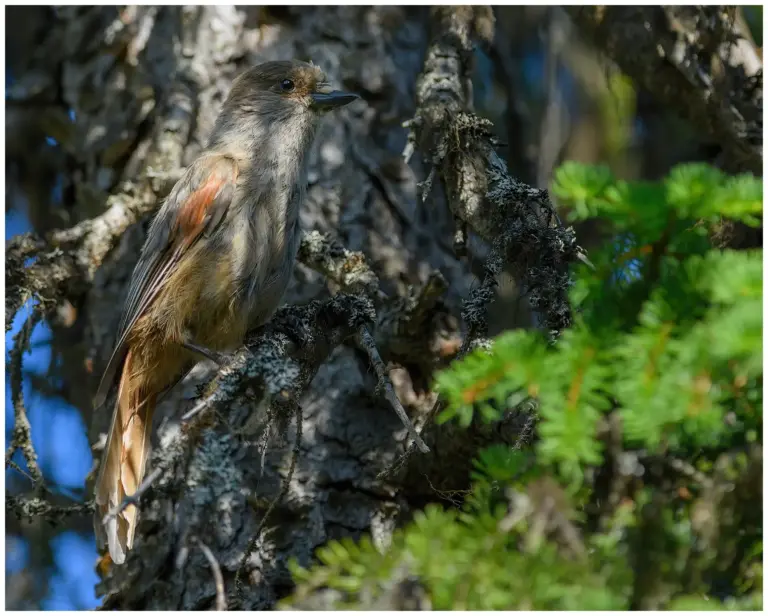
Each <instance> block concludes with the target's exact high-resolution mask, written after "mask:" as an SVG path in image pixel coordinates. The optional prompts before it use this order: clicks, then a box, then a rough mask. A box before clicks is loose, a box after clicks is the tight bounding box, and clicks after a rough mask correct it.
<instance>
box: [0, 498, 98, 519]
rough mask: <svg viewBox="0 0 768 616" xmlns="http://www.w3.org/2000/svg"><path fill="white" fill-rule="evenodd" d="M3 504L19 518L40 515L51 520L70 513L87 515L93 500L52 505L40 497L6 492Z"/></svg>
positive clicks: (91, 510) (92, 505) (92, 508)
mask: <svg viewBox="0 0 768 616" xmlns="http://www.w3.org/2000/svg"><path fill="white" fill-rule="evenodd" d="M5 506H6V509H9V510H10V511H12V512H13V513H14V514H15V515H16V517H17V518H19V519H30V518H34V517H42V518H46V519H47V520H49V521H51V522H55V521H57V520H58V519H61V518H65V517H68V516H72V515H87V514H89V513H92V512H93V510H94V502H93V501H86V502H85V503H77V504H75V505H66V506H60V505H53V504H51V503H50V502H49V501H47V500H45V499H43V498H40V497H32V498H21V497H17V496H12V495H10V494H7V495H6V497H5Z"/></svg>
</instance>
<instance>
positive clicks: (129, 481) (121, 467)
mask: <svg viewBox="0 0 768 616" xmlns="http://www.w3.org/2000/svg"><path fill="white" fill-rule="evenodd" d="M135 363H136V361H135V360H133V359H132V354H131V352H130V351H129V352H128V354H127V355H126V358H125V362H124V363H123V372H122V374H121V376H120V384H119V387H118V392H117V402H116V403H115V410H114V412H113V414H112V425H111V426H110V428H109V435H108V436H107V446H106V448H105V449H104V456H103V458H102V461H101V471H100V474H99V479H98V481H97V482H96V490H95V492H96V516H98V519H97V520H96V524H95V527H96V535H97V538H98V542H99V546H100V547H103V546H104V544H105V543H106V544H107V545H108V546H109V555H110V558H111V559H112V561H113V562H114V563H116V564H121V563H123V562H125V556H126V553H127V551H128V550H130V549H131V547H132V546H133V536H134V534H135V533H136V525H137V524H138V513H139V512H138V509H137V508H136V507H135V506H134V505H128V507H126V508H125V510H124V511H123V512H122V513H120V514H119V515H117V516H115V517H112V518H110V519H109V520H108V521H107V522H106V523H105V522H104V517H105V516H106V515H107V514H108V513H109V511H110V510H112V509H114V508H115V507H117V506H118V505H119V504H120V503H121V502H122V501H123V498H124V497H125V496H130V495H132V494H134V493H135V492H136V490H137V488H138V487H139V485H141V482H142V480H143V478H144V470H145V467H146V463H147V455H148V454H149V446H150V435H151V431H152V415H153V413H154V410H155V402H156V399H157V395H156V393H155V392H154V391H150V389H152V388H151V387H149V383H148V382H147V375H146V373H145V372H144V371H142V370H137V369H136V368H137V366H135V365H134V364H135Z"/></svg>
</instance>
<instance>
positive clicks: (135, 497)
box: [103, 466, 165, 526]
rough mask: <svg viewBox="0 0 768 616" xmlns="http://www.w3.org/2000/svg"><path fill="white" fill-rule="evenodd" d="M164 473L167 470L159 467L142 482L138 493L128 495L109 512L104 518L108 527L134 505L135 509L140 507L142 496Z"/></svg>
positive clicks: (137, 490)
mask: <svg viewBox="0 0 768 616" xmlns="http://www.w3.org/2000/svg"><path fill="white" fill-rule="evenodd" d="M163 472H165V468H163V467H162V466H158V467H157V468H156V469H154V470H153V471H152V472H151V473H150V474H149V475H147V476H146V477H145V478H144V481H142V482H141V485H140V486H139V487H138V488H137V489H136V491H135V492H134V493H133V494H126V495H125V496H124V497H123V500H122V501H120V503H119V504H118V505H117V506H116V507H113V508H112V509H110V510H109V512H108V513H107V515H105V516H104V520H103V523H104V525H105V526H106V525H107V523H109V522H110V521H111V520H113V519H114V518H116V517H117V516H119V515H120V514H121V513H122V512H123V511H125V510H126V509H127V508H128V507H129V506H131V505H133V506H134V507H138V506H139V500H140V499H141V497H142V495H143V494H144V493H145V492H146V491H147V490H149V488H150V487H151V486H152V484H153V483H154V482H155V481H156V480H157V479H158V477H160V476H161V475H162V474H163Z"/></svg>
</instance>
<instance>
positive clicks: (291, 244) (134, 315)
mask: <svg viewBox="0 0 768 616" xmlns="http://www.w3.org/2000/svg"><path fill="white" fill-rule="evenodd" d="M358 98H359V96H358V95H357V94H354V93H351V92H343V91H340V90H335V89H333V88H332V87H331V85H330V83H329V82H328V79H327V77H326V75H325V73H324V72H323V71H322V70H321V69H320V68H319V67H318V66H316V65H314V64H312V63H307V62H303V61H299V60H287V61H271V62H266V63H263V64H259V65H256V66H253V67H251V68H249V69H247V70H246V71H244V72H243V73H242V74H240V75H239V76H238V77H237V78H236V79H235V80H234V81H233V83H232V87H231V89H230V92H229V94H228V96H227V98H226V100H225V101H224V103H223V105H222V108H221V111H220V113H219V115H218V117H217V120H216V122H215V124H214V127H213V130H212V133H211V136H210V138H209V142H208V145H207V147H206V148H205V149H204V150H203V151H202V152H201V153H200V155H199V156H198V157H197V158H196V160H194V162H192V164H191V165H190V166H189V167H188V168H187V169H186V170H185V171H184V173H183V175H182V177H181V178H180V179H179V180H178V182H177V183H176V184H175V186H174V187H173V189H172V190H171V191H170V193H169V194H168V196H167V198H166V199H165V200H164V202H163V203H162V205H161V206H160V208H159V209H158V211H157V214H156V215H155V217H154V220H153V221H152V223H151V225H150V228H149V231H148V233H147V237H146V240H145V242H144V245H143V247H142V250H141V254H140V256H139V259H138V262H137V264H136V267H135V269H134V271H133V274H132V276H131V281H130V284H129V287H128V291H127V296H126V300H125V304H124V307H123V312H122V316H121V320H120V322H119V326H118V330H117V334H116V343H115V347H114V350H113V352H112V355H111V357H110V359H109V362H108V363H107V367H106V369H105V371H104V375H103V377H102V380H101V383H100V385H99V388H98V391H97V394H96V396H95V398H94V405H95V406H96V407H97V408H99V407H101V406H103V405H104V404H105V401H106V400H107V398H108V397H109V395H110V394H111V393H114V392H115V390H116V395H115V402H114V409H113V412H112V422H111V425H110V429H109V433H108V435H107V441H106V447H105V449H104V453H103V456H102V461H101V468H100V470H99V475H98V477H97V480H96V485H95V494H94V498H95V502H96V511H95V520H94V526H95V530H96V535H97V538H98V542H99V547H100V548H101V549H102V551H103V549H104V545H105V544H106V546H107V548H108V552H109V556H110V558H111V560H112V562H114V563H116V564H122V563H123V562H125V559H126V555H127V553H128V551H129V550H131V549H132V547H133V542H134V536H135V533H136V526H137V523H138V509H137V507H136V506H135V504H129V505H128V506H127V507H126V508H125V509H124V510H123V511H121V512H120V513H119V514H117V515H110V516H108V515H107V514H108V513H109V512H110V511H116V510H117V509H118V508H119V506H120V504H121V503H122V502H123V500H124V499H125V498H126V497H130V496H132V495H133V494H134V493H135V492H136V490H137V489H138V487H139V486H140V485H141V482H142V480H143V478H144V475H145V472H146V464H147V457H148V453H149V447H150V437H151V430H152V417H153V412H154V410H155V405H156V403H157V400H158V397H159V396H161V395H162V394H163V393H164V392H166V391H168V390H169V389H170V388H172V387H173V386H174V385H175V384H176V383H178V382H179V381H180V380H181V379H182V378H183V377H184V376H185V375H186V374H187V373H188V372H189V370H190V369H191V368H192V367H194V365H195V364H196V363H197V362H198V361H200V360H201V359H202V358H203V357H209V358H213V357H218V356H219V354H220V353H221V352H225V351H228V350H232V349H234V348H236V347H237V346H238V345H239V344H240V343H242V341H243V339H244V337H245V334H246V332H247V331H250V330H252V329H254V328H257V327H259V326H260V325H263V324H264V323H265V322H267V321H268V320H269V319H270V318H271V316H272V315H273V314H274V312H275V310H276V308H277V306H278V305H279V303H280V301H281V299H282V296H283V294H284V292H285V290H286V287H287V286H288V282H289V280H290V278H291V275H292V272H293V267H294V262H295V259H296V253H297V250H298V244H299V239H300V229H299V210H300V208H301V205H302V202H303V201H304V198H305V194H306V190H307V171H308V170H307V166H308V156H307V155H308V152H309V150H310V148H311V146H312V143H313V142H314V139H315V136H316V132H317V127H318V125H319V120H320V118H321V116H323V115H324V114H325V113H327V112H329V111H331V110H333V109H338V108H340V107H342V106H344V105H347V104H349V103H351V102H353V101H354V100H357V99H358Z"/></svg>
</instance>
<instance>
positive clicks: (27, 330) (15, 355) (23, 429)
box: [5, 308, 44, 493]
mask: <svg viewBox="0 0 768 616" xmlns="http://www.w3.org/2000/svg"><path fill="white" fill-rule="evenodd" d="M41 318H42V314H41V312H40V310H38V309H37V308H33V309H32V314H30V315H29V317H27V320H26V321H25V322H24V324H23V325H22V326H21V329H20V330H19V332H18V333H17V334H16V335H15V336H14V337H13V348H12V349H11V352H10V356H11V357H10V359H11V365H10V373H11V374H10V381H11V401H12V402H13V412H14V415H15V423H14V427H13V436H12V438H11V444H10V446H9V447H8V450H7V451H6V453H5V465H6V468H7V467H8V466H9V465H10V463H11V458H12V457H13V454H14V453H16V450H17V449H21V452H22V454H23V455H24V460H25V461H26V463H27V468H28V469H29V474H30V475H31V479H32V481H33V483H34V484H35V491H36V492H37V493H40V492H41V491H42V490H43V487H44V483H43V473H42V471H41V470H40V467H39V466H38V464H37V453H36V452H35V448H34V447H33V446H32V429H31V427H30V425H29V418H28V417H27V411H26V408H25V407H24V391H23V377H22V356H23V355H24V353H25V352H26V351H27V350H28V349H29V341H30V338H31V337H32V331H33V330H34V329H35V326H36V325H37V324H38V323H39V322H40V319H41Z"/></svg>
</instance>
